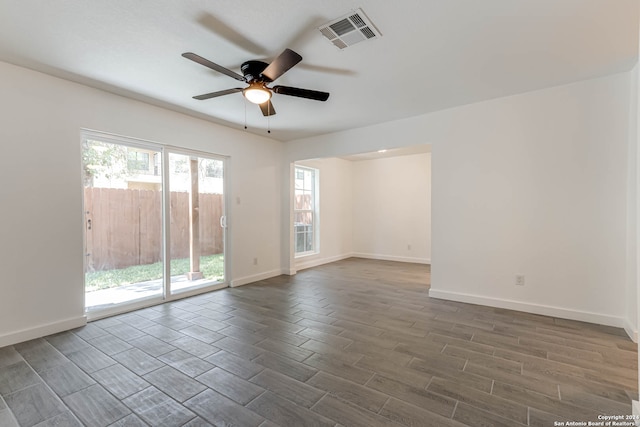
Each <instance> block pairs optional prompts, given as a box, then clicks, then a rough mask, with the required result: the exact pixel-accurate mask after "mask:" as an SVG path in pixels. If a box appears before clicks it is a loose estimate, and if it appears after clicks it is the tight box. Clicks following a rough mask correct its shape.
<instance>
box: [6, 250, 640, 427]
mask: <svg viewBox="0 0 640 427" xmlns="http://www.w3.org/2000/svg"><path fill="white" fill-rule="evenodd" d="M428 283H429V267H428V266H424V265H415V264H404V263H394V262H385V261H372V260H363V259H356V258H352V259H348V260H344V261H340V262H336V263H332V264H328V265H324V266H321V267H317V268H313V269H309V270H304V271H302V272H300V273H299V274H298V275H296V276H293V277H288V276H280V277H276V278H273V279H269V280H264V281H261V282H258V283H255V284H252V285H247V286H243V287H240V288H235V289H223V290H219V291H215V292H212V293H208V294H204V295H199V296H196V297H192V298H188V299H184V300H181V301H177V302H172V303H167V304H163V305H160V306H156V307H152V308H147V309H144V310H139V311H136V312H132V313H128V314H123V315H119V316H115V317H111V318H108V319H103V320H99V321H96V322H92V323H90V324H88V325H87V326H86V327H83V328H81V329H77V330H73V331H69V332H64V333H60V334H56V335H52V336H48V337H45V338H43V339H37V340H33V341H29V342H25V343H22V344H18V345H15V346H11V347H5V348H2V349H0V396H2V399H0V426H14V425H20V426H34V425H37V426H78V425H86V426H90V427H96V426H146V425H151V426H162V427H165V426H183V425H184V426H207V425H214V426H232V425H235V426H243V427H244V426H263V427H267V426H277V425H280V426H285V427H290V426H295V427H297V426H332V427H333V426H367V427H371V426H379V425H380V426H403V425H404V426H434V427H435V426H438V427H440V426H463V425H468V426H510V427H512V426H522V425H525V426H526V425H528V426H552V425H554V421H568V420H571V421H587V420H591V421H594V420H597V419H598V415H605V414H606V415H623V414H630V413H631V399H632V398H633V399H637V385H638V380H637V347H636V345H635V344H633V343H632V342H631V341H630V340H629V339H628V338H627V337H626V336H625V334H624V332H623V331H622V330H620V329H616V328H611V327H604V326H598V325H592V324H586V323H581V322H575V321H567V320H561V319H554V318H551V317H544V316H537V315H532V314H526V313H520V312H514V311H509V310H501V309H494V308H489V307H482V306H476V305H469V304H462V303H455V302H448V301H442V300H435V299H431V298H429V297H428V295H427V291H428Z"/></svg>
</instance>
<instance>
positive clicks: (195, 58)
mask: <svg viewBox="0 0 640 427" xmlns="http://www.w3.org/2000/svg"><path fill="white" fill-rule="evenodd" d="M182 56H184V57H185V58H187V59H190V60H192V61H193V62H197V63H198V64H200V65H204V66H205V67H208V68H211V69H212V70H215V71H217V72H219V73H222V74H226V75H227V76H229V77H231V78H234V79H236V80H240V81H241V82H244V81H246V80H245V79H244V77H243V76H241V75H240V74H238V73H234V72H233V71H231V70H229V69H228V68H224V67H223V66H222V65H218V64H216V63H215V62H211V61H209V60H208V59H205V58H203V57H202V56H199V55H196V54H195V53H192V52H185V53H183V54H182Z"/></svg>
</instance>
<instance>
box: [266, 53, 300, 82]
mask: <svg viewBox="0 0 640 427" xmlns="http://www.w3.org/2000/svg"><path fill="white" fill-rule="evenodd" d="M300 61H302V56H300V55H298V54H297V53H295V52H294V51H292V50H291V49H285V50H284V52H282V53H281V54H280V56H278V57H277V58H276V59H274V60H273V62H271V64H269V65H267V68H265V69H264V70H263V71H262V75H263V76H265V77H267V78H268V79H270V80H271V81H274V80H275V79H277V78H278V77H280V76H281V75H283V74H284V73H286V72H287V71H288V70H289V69H291V67H293V66H294V65H296V64H297V63H298V62H300Z"/></svg>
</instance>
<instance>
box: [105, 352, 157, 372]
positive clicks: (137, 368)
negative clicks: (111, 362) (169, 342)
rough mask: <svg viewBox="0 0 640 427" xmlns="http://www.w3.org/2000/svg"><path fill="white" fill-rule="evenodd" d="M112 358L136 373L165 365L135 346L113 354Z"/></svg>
mask: <svg viewBox="0 0 640 427" xmlns="http://www.w3.org/2000/svg"><path fill="white" fill-rule="evenodd" d="M113 358H114V359H115V360H117V361H118V362H120V363H121V364H123V365H124V366H126V367H127V368H128V369H130V370H131V371H133V372H135V373H136V374H138V375H144V374H147V373H149V372H151V371H154V370H156V369H158V368H161V367H163V366H165V364H164V363H162V362H160V361H159V360H158V359H156V358H155V357H151V356H149V355H148V354H147V353H145V352H144V351H142V350H139V349H137V348H132V349H131V350H126V351H123V352H122V353H118V354H114V355H113Z"/></svg>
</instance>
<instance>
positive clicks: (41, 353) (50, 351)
mask: <svg viewBox="0 0 640 427" xmlns="http://www.w3.org/2000/svg"><path fill="white" fill-rule="evenodd" d="M23 344H24V345H23ZM23 344H18V345H16V346H15V347H16V350H18V352H20V354H21V355H22V357H24V360H26V361H27V362H29V365H31V367H32V368H33V369H34V370H35V371H36V372H42V371H46V370H47V369H51V368H54V367H56V366H58V365H61V364H63V363H65V362H67V361H68V359H67V358H66V357H65V356H64V355H63V354H62V353H60V352H59V351H58V350H57V349H56V348H55V347H54V346H52V345H51V344H49V343H48V342H47V341H45V340H44V339H37V340H33V341H29V342H28V343H23Z"/></svg>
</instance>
